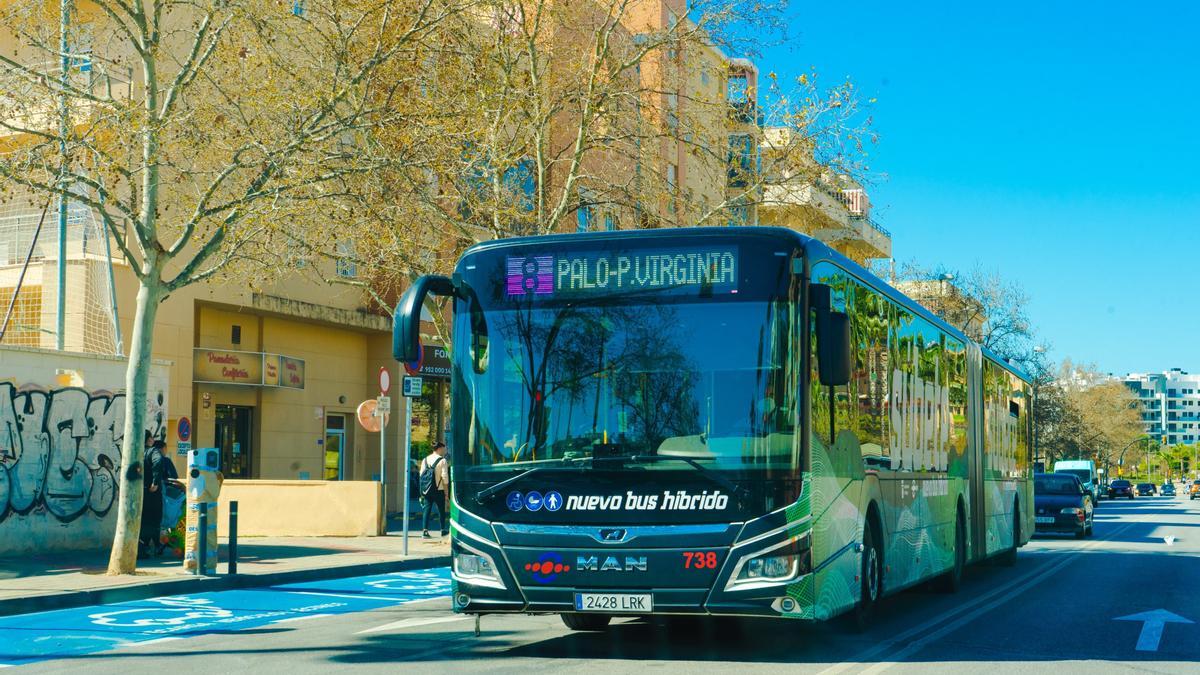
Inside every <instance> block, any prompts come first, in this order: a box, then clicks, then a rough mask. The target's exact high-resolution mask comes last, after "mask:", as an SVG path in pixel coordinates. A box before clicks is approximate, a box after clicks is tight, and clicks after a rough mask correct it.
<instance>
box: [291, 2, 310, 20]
mask: <svg viewBox="0 0 1200 675" xmlns="http://www.w3.org/2000/svg"><path fill="white" fill-rule="evenodd" d="M306 11H308V0H292V14H294V15H296V16H304V13H305V12H306Z"/></svg>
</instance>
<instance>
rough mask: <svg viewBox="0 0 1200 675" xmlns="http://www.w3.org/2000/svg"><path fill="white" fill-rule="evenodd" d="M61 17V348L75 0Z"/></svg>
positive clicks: (59, 341)
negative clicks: (71, 37) (68, 92)
mask: <svg viewBox="0 0 1200 675" xmlns="http://www.w3.org/2000/svg"><path fill="white" fill-rule="evenodd" d="M60 10H61V21H60V23H59V31H58V35H59V45H58V48H59V55H58V56H59V68H60V71H59V83H60V85H61V87H62V96H61V97H60V103H61V105H60V109H59V124H58V133H59V139H58V141H59V143H58V145H59V149H60V150H61V151H62V167H61V170H60V173H59V176H58V187H59V189H60V190H62V192H60V193H59V195H58V311H57V316H56V319H55V328H54V333H55V346H56V347H57V349H58V351H63V349H65V348H66V324H67V294H66V288H67V188H68V187H69V185H70V184H69V182H68V181H67V168H68V165H67V136H68V135H69V134H70V131H71V115H70V112H69V111H68V110H67V100H68V99H67V88H68V87H69V86H70V75H71V71H70V68H71V59H70V57H69V56H68V52H69V51H70V49H71V41H70V39H69V38H70V30H71V0H62V3H61V5H60Z"/></svg>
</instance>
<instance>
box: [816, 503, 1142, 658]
mask: <svg viewBox="0 0 1200 675" xmlns="http://www.w3.org/2000/svg"><path fill="white" fill-rule="evenodd" d="M1139 522H1140V521H1139ZM1136 524H1138V523H1137V522H1134V523H1127V524H1125V525H1123V526H1121V527H1120V528H1118V529H1116V530H1114V531H1113V532H1111V533H1109V535H1108V536H1107V537H1105V538H1104V539H1095V540H1093V541H1090V542H1088V543H1087V544H1084V545H1083V546H1081V547H1080V548H1078V549H1076V550H1075V551H1073V552H1072V553H1070V554H1069V555H1068V556H1067V557H1066V558H1063V559H1062V560H1055V561H1049V562H1046V563H1043V564H1041V565H1040V566H1038V567H1035V568H1034V569H1032V570H1030V571H1028V572H1026V573H1025V574H1022V575H1021V576H1019V577H1017V578H1016V579H1012V580H1010V581H1008V582H1007V583H1005V584H1002V585H1000V586H997V587H996V588H993V589H991V590H990V591H987V592H985V593H984V594H982V595H980V596H978V597H976V598H974V599H972V600H970V601H968V602H965V603H963V604H961V605H958V606H957V607H954V608H952V609H950V610H947V611H946V612H943V613H942V614H939V615H937V616H935V617H933V618H931V619H929V620H928V621H926V622H925V623H922V624H920V625H918V626H915V627H913V628H910V629H909V630H907V631H905V632H903V633H901V634H900V635H897V636H895V637H893V638H892V639H890V640H886V641H884V642H880V643H877V644H875V645H873V646H871V647H868V648H867V649H864V650H862V651H860V652H858V653H857V654H854V655H852V656H850V657H849V658H847V659H844V660H843V661H842V662H841V663H838V664H835V665H833V666H830V667H829V668H826V669H825V670H822V671H821V672H820V673H819V675H834V674H835V673H841V672H843V671H846V670H848V669H850V668H853V667H855V666H860V665H862V664H863V663H864V662H868V661H871V660H872V659H874V658H875V657H876V656H879V655H880V654H882V653H884V652H886V651H887V650H888V649H892V648H894V647H896V646H898V645H901V644H904V643H907V642H908V640H909V639H910V638H912V637H914V636H916V635H919V634H921V633H923V632H925V631H928V630H932V629H935V628H937V626H939V625H941V624H943V623H945V622H946V621H950V620H952V619H954V618H955V617H957V616H959V615H960V614H963V613H965V612H970V613H971V614H970V615H969V616H968V617H965V618H966V619H968V620H969V619H972V618H974V617H975V616H976V615H978V614H981V613H983V612H986V611H989V610H990V609H991V607H990V605H989V607H988V608H985V609H984V610H983V612H975V611H973V610H975V609H976V608H977V607H979V606H980V605H981V604H984V603H991V601H992V599H993V598H995V597H996V596H998V595H999V596H1001V598H1000V600H999V601H998V602H995V603H992V604H995V605H996V606H999V605H1001V604H1004V602H1007V601H1008V600H1011V599H1013V598H1015V597H1017V596H1018V595H1020V593H1021V592H1020V591H1018V592H1016V593H1014V594H1012V595H1007V596H1005V595H1004V594H1007V593H1008V592H1009V591H1010V590H1012V589H1014V588H1019V587H1022V586H1023V585H1025V587H1026V588H1028V585H1032V584H1031V583H1030V582H1031V581H1032V580H1033V579H1034V578H1035V577H1037V576H1039V575H1041V574H1042V573H1044V572H1046V571H1047V570H1048V569H1049V568H1050V566H1054V567H1055V570H1057V569H1058V568H1059V567H1061V566H1062V565H1063V564H1065V563H1066V562H1069V561H1070V560H1072V559H1073V558H1074V557H1075V556H1077V555H1079V554H1080V553H1081V552H1082V551H1085V550H1087V549H1090V548H1094V547H1096V546H1099V545H1100V544H1101V543H1102V542H1104V541H1106V540H1107V539H1109V538H1111V537H1115V536H1116V535H1118V534H1120V533H1122V532H1124V531H1125V530H1127V529H1129V528H1131V527H1133V526H1134V525H1136ZM1026 584H1028V585H1026ZM958 623H959V622H958V621H956V622H955V624H958ZM938 632H939V633H940V631H938ZM908 644H909V646H908V647H906V648H904V649H902V650H901V651H900V652H897V653H896V655H897V656H898V655H900V654H906V653H910V648H911V647H915V646H918V645H920V646H924V645H925V644H927V640H926V639H924V638H923V639H922V640H919V641H918V642H915V643H908ZM897 660H898V659H895V658H892V659H890V660H889V662H888V663H886V664H884V663H880V664H876V665H875V666H874V667H873V668H872V669H871V671H867V672H872V671H875V672H877V669H881V666H882V667H883V668H886V667H889V666H891V665H893V663H892V662H894V661H897Z"/></svg>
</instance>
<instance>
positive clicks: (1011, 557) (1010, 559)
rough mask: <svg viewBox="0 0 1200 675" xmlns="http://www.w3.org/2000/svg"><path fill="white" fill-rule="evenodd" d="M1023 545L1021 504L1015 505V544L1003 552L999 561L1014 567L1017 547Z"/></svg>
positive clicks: (1005, 565) (1006, 565) (1003, 564)
mask: <svg viewBox="0 0 1200 675" xmlns="http://www.w3.org/2000/svg"><path fill="white" fill-rule="evenodd" d="M1020 546H1021V506H1020V505H1019V504H1014V505H1013V545H1012V548H1010V549H1008V550H1007V551H1005V552H1004V553H1001V554H1000V556H999V558H997V562H999V563H1000V564H1001V565H1002V566H1004V567H1012V566H1013V565H1016V564H1017V549H1018V548H1020Z"/></svg>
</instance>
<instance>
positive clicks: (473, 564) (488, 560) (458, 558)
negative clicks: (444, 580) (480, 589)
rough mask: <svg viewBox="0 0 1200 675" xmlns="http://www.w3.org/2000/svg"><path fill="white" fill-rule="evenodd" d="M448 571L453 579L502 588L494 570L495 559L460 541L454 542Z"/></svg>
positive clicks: (501, 582) (502, 584)
mask: <svg viewBox="0 0 1200 675" xmlns="http://www.w3.org/2000/svg"><path fill="white" fill-rule="evenodd" d="M452 554H453V558H452V562H451V567H450V571H451V573H452V576H453V577H454V579H455V580H457V581H461V582H463V583H468V584H474V585H476V586H487V587H488V588H499V589H502V590H503V589H504V582H503V581H501V580H500V574H499V572H497V571H496V561H495V560H493V559H492V557H491V556H490V555H488V554H486V553H484V552H483V551H480V550H477V549H475V548H473V547H471V546H468V545H466V544H463V543H462V542H458V541H456V542H454V549H453V552H452Z"/></svg>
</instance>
